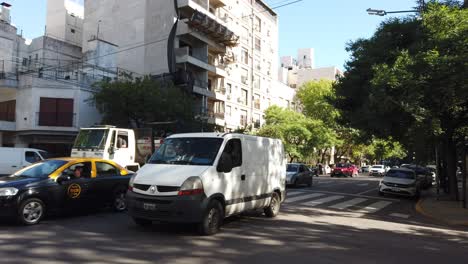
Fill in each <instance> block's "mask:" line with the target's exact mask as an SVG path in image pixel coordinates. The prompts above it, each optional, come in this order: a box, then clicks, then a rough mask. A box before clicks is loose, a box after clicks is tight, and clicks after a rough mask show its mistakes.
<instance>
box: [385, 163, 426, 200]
mask: <svg viewBox="0 0 468 264" xmlns="http://www.w3.org/2000/svg"><path fill="white" fill-rule="evenodd" d="M421 187H422V186H421V180H420V178H419V177H417V176H416V173H415V172H414V171H413V170H410V169H405V168H401V169H390V170H389V171H388V172H387V174H386V175H385V176H384V177H383V179H382V180H381V181H380V184H379V195H382V196H383V195H384V194H396V195H402V196H410V197H414V198H416V199H417V198H419V195H420V194H421Z"/></svg>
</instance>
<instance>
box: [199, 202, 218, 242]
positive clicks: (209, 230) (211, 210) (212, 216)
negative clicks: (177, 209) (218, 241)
mask: <svg viewBox="0 0 468 264" xmlns="http://www.w3.org/2000/svg"><path fill="white" fill-rule="evenodd" d="M223 219H224V212H223V207H222V206H221V204H220V203H219V202H218V201H217V200H212V201H210V203H209V204H208V207H207V208H206V211H205V213H204V214H203V220H202V222H201V223H199V224H198V232H199V233H200V234H201V235H203V236H207V235H208V236H210V235H214V234H216V233H217V232H218V231H219V229H220V227H221V224H222V223H223Z"/></svg>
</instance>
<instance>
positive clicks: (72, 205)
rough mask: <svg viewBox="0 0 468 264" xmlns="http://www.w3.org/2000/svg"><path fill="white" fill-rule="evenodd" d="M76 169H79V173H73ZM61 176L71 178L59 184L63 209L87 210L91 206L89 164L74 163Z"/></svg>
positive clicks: (90, 172)
mask: <svg viewBox="0 0 468 264" xmlns="http://www.w3.org/2000/svg"><path fill="white" fill-rule="evenodd" d="M77 168H81V172H80V173H76V172H75V171H76V170H77ZM63 174H66V175H69V176H70V177H71V179H70V180H69V181H66V182H63V183H62V184H61V187H62V195H63V196H64V197H63V198H64V199H63V201H64V203H63V206H64V207H65V209H71V210H75V209H85V208H89V207H90V206H91V205H92V204H93V195H92V193H93V192H92V180H93V179H92V164H91V162H81V163H75V164H73V165H71V166H69V167H68V168H66V169H65V170H64V171H63ZM77 174H78V175H77Z"/></svg>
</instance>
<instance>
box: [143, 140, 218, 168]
mask: <svg viewBox="0 0 468 264" xmlns="http://www.w3.org/2000/svg"><path fill="white" fill-rule="evenodd" d="M222 143H223V139H222V138H170V139H167V140H165V141H164V143H163V144H162V145H161V147H160V148H159V149H158V151H157V152H156V153H155V154H153V156H152V157H151V159H150V160H149V161H148V163H150V164H177V165H199V166H211V165H213V163H214V160H215V158H216V155H217V154H218V151H219V148H220V147H221V144H222Z"/></svg>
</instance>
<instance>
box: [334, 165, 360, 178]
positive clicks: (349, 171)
mask: <svg viewBox="0 0 468 264" xmlns="http://www.w3.org/2000/svg"><path fill="white" fill-rule="evenodd" d="M357 175H358V169H357V167H356V166H355V165H353V164H349V163H338V164H336V166H335V168H333V171H332V173H331V177H335V176H346V177H353V176H357Z"/></svg>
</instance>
